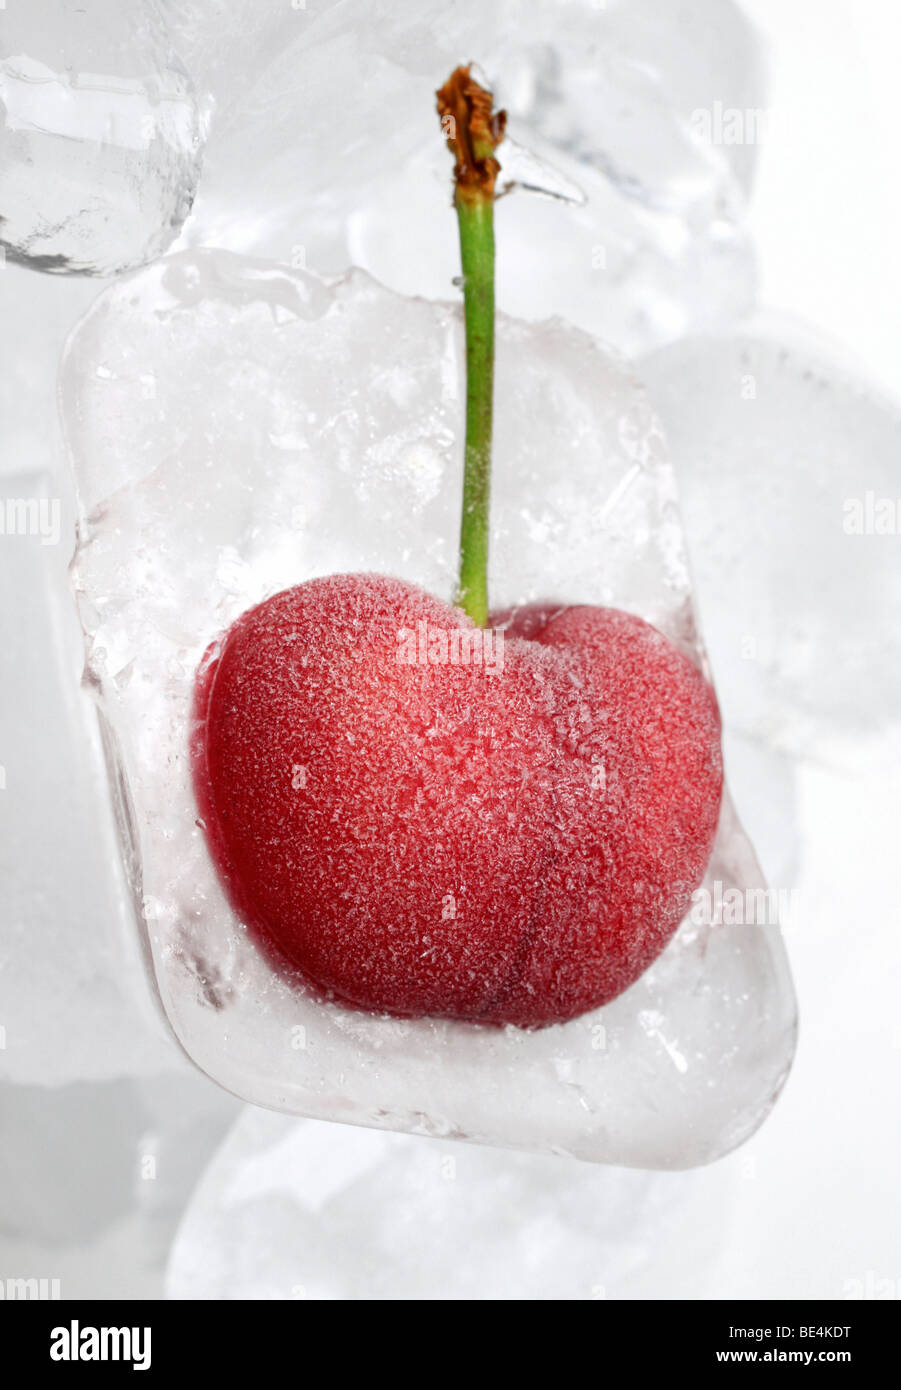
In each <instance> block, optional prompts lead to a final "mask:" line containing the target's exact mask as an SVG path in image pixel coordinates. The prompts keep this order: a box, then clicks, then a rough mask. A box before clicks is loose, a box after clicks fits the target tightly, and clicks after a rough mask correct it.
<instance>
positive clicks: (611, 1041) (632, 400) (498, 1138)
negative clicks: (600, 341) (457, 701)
mask: <svg viewBox="0 0 901 1390" xmlns="http://www.w3.org/2000/svg"><path fill="white" fill-rule="evenodd" d="M461 354H462V340H461V326H460V316H459V313H458V311H457V310H456V309H455V308H452V307H450V306H446V305H441V304H434V303H429V302H425V301H420V300H409V299H403V298H400V297H398V296H397V295H395V294H393V293H392V292H389V291H387V290H385V289H384V288H383V287H381V286H380V285H378V284H377V283H376V282H374V281H372V280H371V279H369V277H368V276H366V275H365V274H364V273H362V272H359V271H355V272H351V273H350V274H349V275H347V276H346V277H345V278H343V279H341V280H339V281H336V282H334V283H326V282H323V281H321V280H319V279H317V278H315V277H313V276H311V275H307V274H303V273H288V272H286V271H284V270H283V269H281V268H279V267H278V266H273V265H271V264H268V263H265V262H260V261H252V260H249V259H244V258H239V257H236V256H233V255H230V254H228V253H225V252H201V253H197V254H190V253H184V254H181V255H178V256H174V257H171V258H169V259H168V260H164V261H161V262H158V263H156V264H155V265H153V266H151V267H149V268H147V269H146V270H143V271H140V272H137V273H136V274H134V275H132V276H130V277H127V278H125V279H123V280H121V281H119V282H118V283H117V284H115V285H114V286H112V287H111V288H110V289H109V290H107V291H106V292H105V293H104V294H103V295H102V296H101V297H100V298H99V299H98V300H96V301H95V303H94V305H93V306H92V307H91V309H90V311H89V312H88V315H87V316H86V318H85V319H84V320H83V321H82V323H81V325H80V326H79V327H78V329H77V330H76V331H75V333H74V335H73V337H72V338H71V339H70V342H69V345H68V348H67V352H66V355H65V358H64V362H63V368H62V377H61V393H62V404H63V411H64V418H65V424H66V429H67V433H68V439H69V444H70V449H71V452H72V456H73V459H74V464H75V469H76V473H77V478H78V486H79V492H80V498H81V507H82V521H81V526H80V539H79V545H78V549H77V554H76V559H75V562H74V582H75V587H76V591H77V596H78V602H79V608H80V612H81V616H82V621H83V624H84V627H85V631H86V635H87V653H88V654H87V672H88V680H89V683H90V684H91V685H92V686H93V687H94V688H95V690H96V692H97V695H98V699H99V702H100V707H101V711H102V715H103V721H104V726H105V729H106V736H107V740H106V741H107V746H108V752H109V758H110V772H111V778H112V782H113V786H114V791H115V795H116V799H117V801H118V806H119V820H120V830H121V835H122V841H123V850H124V855H125V860H126V866H127V870H128V874H129V878H130V882H131V886H132V891H133V894H134V898H135V904H136V909H137V911H138V912H139V913H140V915H141V917H142V920H143V924H144V930H145V931H146V936H147V940H148V943H149V947H150V952H151V955H152V962H153V971H154V975H155V978H156V983H157V987H158V990H159V994H160V997H161V1000H162V1004H163V1007H164V1009H165V1012H166V1014H167V1015H168V1017H169V1020H170V1022H171V1024H172V1027H173V1028H174V1030H175V1032H176V1034H177V1036H178V1037H179V1038H180V1040H181V1042H182V1044H183V1045H184V1047H185V1048H186V1050H187V1051H188V1053H189V1054H190V1055H191V1056H192V1057H193V1059H194V1060H195V1062H197V1064H198V1065H199V1066H200V1067H201V1068H202V1069H203V1070H204V1071H206V1072H207V1073H208V1074H209V1075H211V1076H213V1077H214V1078H215V1079H216V1080H218V1081H219V1082H221V1084H222V1085H224V1086H226V1087H228V1088H229V1089H231V1090H233V1091H235V1092H236V1093H238V1094H239V1095H241V1096H244V1097H245V1098H247V1099H248V1100H252V1101H255V1102H257V1103H258V1104H261V1105H265V1106H269V1107H272V1108H275V1109H283V1110H287V1111H291V1112H294V1113H299V1114H303V1115H308V1116H311V1117H314V1118H322V1119H331V1120H344V1121H348V1122H350V1123H356V1124H364V1125H370V1126H374V1127H381V1128H386V1129H391V1128H395V1129H401V1130H408V1131H412V1132H417V1133H427V1134H442V1135H447V1136H455V1137H465V1138H470V1139H474V1140H480V1141H484V1142H488V1143H492V1144H497V1145H506V1146H521V1147H524V1148H531V1149H535V1150H540V1151H545V1152H563V1153H570V1154H574V1155H577V1156H581V1157H584V1158H590V1159H595V1160H600V1161H606V1162H612V1163H619V1164H625V1165H635V1166H648V1167H680V1166H687V1165H690V1164H693V1163H699V1162H703V1161H706V1160H709V1159H711V1158H713V1157H715V1156H717V1155H718V1154H720V1153H722V1152H724V1151H725V1150H727V1149H729V1148H730V1147H732V1146H733V1145H735V1144H737V1143H738V1142H740V1141H741V1140H742V1139H743V1138H744V1137H746V1136H747V1135H748V1134H749V1133H750V1132H751V1131H752V1130H753V1129H754V1128H755V1126H756V1125H757V1124H758V1123H759V1122H760V1121H761V1119H762V1118H763V1116H764V1115H765V1114H766V1113H767V1111H768V1109H769V1107H770V1106H771V1104H772V1102H773V1100H774V1098H775V1096H776V1094H777V1093H778V1090H779V1087H780V1085H781V1083H782V1080H783V1079H784V1076H785V1074H786V1071H787V1068H788V1066H789V1064H790V1060H791V1055H792V1050H793V1045H794V1020H795V1015H794V999H793V994H792V988H791V983H790V978H789V975H788V971H787V966H786V961H785V957H784V954H783V948H782V945H781V942H780V938H779V934H778V929H777V928H775V927H774V926H772V925H769V924H761V923H759V922H754V921H752V922H749V923H747V924H742V925H735V926H724V925H722V923H718V922H717V921H716V920H715V918H716V914H714V920H713V922H710V921H709V920H708V921H694V920H690V919H687V920H686V922H685V923H683V925H682V927H681V929H680V931H679V932H678V934H677V936H676V938H675V939H674V940H673V942H672V943H671V944H670V946H669V947H668V949H667V950H666V951H665V952H664V954H663V955H662V956H661V957H660V958H659V959H658V961H657V962H656V963H655V965H654V966H653V967H652V969H651V970H649V971H648V972H647V973H646V974H645V975H644V977H643V978H642V979H641V980H640V981H639V982H638V983H637V984H636V985H635V986H634V987H633V988H632V989H631V990H629V991H628V992H627V993H626V994H625V995H623V996H621V997H620V998H619V999H618V1000H616V1001H615V1002H614V1003H613V1004H611V1005H610V1006H608V1007H607V1008H605V1009H603V1010H601V1011H599V1012H597V1013H595V1014H592V1015H590V1016H585V1017H582V1018H579V1019H577V1020H575V1021H573V1022H572V1023H569V1024H567V1025H565V1026H556V1027H551V1028H548V1029H544V1030H541V1031H538V1032H534V1033H528V1032H523V1031H520V1030H516V1029H507V1030H503V1031H500V1030H494V1029H484V1028H477V1027H472V1026H468V1025H463V1024H457V1023H451V1022H446V1021H440V1022H439V1021H433V1020H428V1019H424V1020H417V1021H413V1022H401V1021H397V1020H392V1019H385V1018H379V1017H374V1016H371V1015H366V1014H362V1013H354V1012H349V1011H346V1010H343V1009H342V1008H340V1007H338V1006H336V1005H330V1004H323V1003H321V1002H318V1001H317V1000H315V999H314V998H313V997H312V996H309V995H306V994H304V993H302V992H300V991H298V990H297V989H295V988H292V987H290V986H288V985H287V984H286V983H285V982H284V981H283V980H282V979H281V978H280V977H279V976H278V975H277V974H275V973H274V972H273V970H272V969H271V967H270V966H269V964H268V963H267V962H266V961H265V960H264V959H263V957H262V956H261V954H260V953H259V951H258V950H257V948H256V947H255V945H254V943H253V941H252V940H251V939H249V937H248V935H247V933H246V931H245V930H244V928H243V926H242V924H241V923H240V922H239V921H238V920H236V918H235V916H234V914H233V912H232V910H231V908H230V906H229V905H228V903H227V901H226V899H225V897H224V895H223V891H222V888H221V885H220V884H219V881H218V878H217V876H216V873H215V871H214V868H213V865H212V862H211V860H210V858H209V856H208V853H207V849H206V844H205V840H204V837H203V834H202V831H201V829H200V828H199V827H198V825H197V810H196V807H195V804H194V801H193V797H192V793H191V787H190V777H189V763H188V756H187V733H188V713H189V707H190V700H191V695H192V689H193V682H194V673H195V671H196V668H197V665H198V662H199V660H200V658H201V656H202V654H203V652H204V650H205V648H206V647H207V645H208V644H209V642H210V641H211V640H212V639H213V638H214V637H215V636H217V635H218V634H220V633H221V632H222V631H223V630H224V629H225V628H227V626H228V625H229V624H230V623H231V622H232V621H233V620H234V619H235V618H236V617H237V616H238V614H239V613H241V612H242V611H243V610H244V609H245V608H247V607H248V606H250V605H251V604H253V603H256V602H258V601H259V600H261V599H262V598H264V597H265V596H267V595H269V594H272V593H274V592H277V591H278V590H280V589H282V588H286V587H288V586H290V585H293V584H297V583H300V582H302V581H303V580H306V579H309V578H311V577H313V576H315V575H320V574H327V573H333V572H338V571H342V570H366V569H372V570H377V571H382V572H387V573H393V574H396V575H399V576H401V577H403V578H406V579H409V580H411V581H413V582H415V583H418V584H420V585H422V586H423V587H425V588H427V589H429V590H431V591H432V592H434V593H436V594H437V595H439V596H441V597H444V598H449V597H450V594H451V592H452V588H453V581H454V569H455V553H456V537H457V525H458V512H459V498H460V457H461V453H462V446H461V439H460V425H461V418H462V395H461V392H462V384H463V383H462V355H461ZM496 398H497V420H496V462H495V486H494V499H493V537H492V542H493V551H492V570H493V572H492V575H491V587H492V592H493V596H494V601H495V602H496V603H498V604H499V605H503V604H509V603H519V602H524V601H527V600H530V599H534V598H540V597H542V596H548V595H553V596H554V597H555V598H556V599H560V600H570V601H582V602H593V603H602V604H613V605H617V606H620V607H624V608H628V609H631V610H632V611H635V612H637V613H640V614H641V615H642V616H643V617H645V618H647V619H648V620H650V621H651V622H653V623H655V624H656V625H657V626H659V627H660V628H661V629H663V630H664V631H666V632H668V633H670V634H671V635H672V636H674V637H676V638H678V639H680V640H681V641H683V642H686V643H689V644H691V643H694V644H696V645H697V641H698V639H697V636H696V633H695V627H694V618H693V610H692V603H691V593H690V588H689V581H688V575H687V570H686V565H685V560H684V555H683V545H682V533H681V529H680V522H679V518H678V513H677V510H676V505H675V499H674V490H673V483H672V477H671V473H670V469H669V465H668V463H667V460H666V456H665V453H664V449H663V444H662V440H661V436H660V433H659V429H658V426H657V423H656V420H655V417H654V415H653V413H652V412H651V410H650V408H649V406H648V403H647V400H646V398H645V395H644V392H643V390H642V388H641V386H640V385H639V383H638V381H637V380H636V378H635V377H634V376H633V375H632V374H631V373H630V371H629V370H628V369H627V367H626V366H625V365H624V364H623V363H622V362H621V361H620V360H619V359H618V358H615V357H613V356H612V355H610V354H609V353H608V352H607V351H606V350H604V349H602V348H601V347H600V346H599V345H597V344H596V343H595V342H593V341H592V340H591V339H589V338H587V337H586V336H585V335H583V334H582V333H580V332H579V331H578V330H575V329H572V328H569V327H567V326H565V325H563V324H562V323H553V322H552V323H549V324H545V325H527V324H523V323H518V322H515V321H511V320H507V319H502V320H501V322H500V325H499V344H498V367H497V387H496ZM717 883H719V884H720V885H721V890H722V889H725V888H730V887H733V888H739V889H744V888H753V887H755V886H759V885H760V884H761V877H760V870H759V868H758V866H757V863H756V860H755V857H754V853H753V851H752V849H751V847H750V845H749V843H748V841H747V839H746V837H745V835H744V833H743V832H742V830H741V828H740V826H739V824H738V822H737V820H736V818H735V816H734V813H733V812H732V810H731V806H730V805H729V803H728V801H727V803H726V805H725V807H724V812H723V817H722V821H721V826H720V833H719V837H718V840H717V844H716V847H715V851H714V855H713V858H712V862H711V865H710V868H709V873H708V879H707V887H708V889H709V891H710V894H711V899H712V900H714V899H715V891H716V890H715V885H716V884H717Z"/></svg>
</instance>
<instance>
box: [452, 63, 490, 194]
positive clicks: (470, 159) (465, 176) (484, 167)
mask: <svg viewBox="0 0 901 1390" xmlns="http://www.w3.org/2000/svg"><path fill="white" fill-rule="evenodd" d="M436 95H437V97H438V114H439V116H440V117H441V128H442V130H443V131H444V133H445V135H446V137H447V145H448V149H449V150H450V152H451V154H452V155H453V156H454V160H455V161H456V163H455V167H454V180H455V182H456V188H457V197H458V198H462V199H465V200H467V201H470V200H471V201H473V202H476V201H479V200H482V199H485V200H487V201H491V200H492V199H493V198H494V184H495V180H496V179H497V176H498V173H499V172H500V167H501V166H500V165H499V164H498V162H497V160H496V159H495V157H494V151H495V150H496V149H497V147H498V145H499V144H500V143H501V141H502V140H503V138H504V129H505V127H506V124H507V113H506V111H495V112H492V110H491V107H492V105H493V102H494V98H493V97H492V95H491V93H490V92H486V90H485V88H484V87H480V86H479V84H478V82H477V81H476V80H475V78H474V77H472V76H470V71H469V66H468V64H467V66H466V67H461V68H457V70H456V72H453V73H451V75H450V77H449V78H448V79H447V81H446V82H445V84H444V86H443V87H442V88H441V90H440V91H439V92H437V93H436Z"/></svg>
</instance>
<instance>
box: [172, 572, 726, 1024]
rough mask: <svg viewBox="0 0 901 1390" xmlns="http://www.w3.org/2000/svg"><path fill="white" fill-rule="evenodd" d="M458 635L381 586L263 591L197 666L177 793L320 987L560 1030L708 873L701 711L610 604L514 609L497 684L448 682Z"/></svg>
mask: <svg viewBox="0 0 901 1390" xmlns="http://www.w3.org/2000/svg"><path fill="white" fill-rule="evenodd" d="M461 639H462V641H463V648H462V650H457V651H456V660H455V659H454V656H455V647H454V644H455V643H459V642H460V641H461ZM473 640H480V633H479V629H477V628H474V627H473V624H472V623H471V622H470V620H469V619H468V618H467V617H466V616H465V615H463V614H462V613H460V612H459V611H458V610H457V609H455V608H452V607H450V606H449V605H447V604H445V603H442V602H441V601H439V600H438V599H435V598H433V597H431V596H430V595H429V594H426V593H424V592H423V591H422V590H420V589H417V588H414V587H413V586H412V585H409V584H405V583H403V582H401V581H399V580H395V579H388V578H385V577H382V576H378V575H337V576H331V577H329V578H325V579H317V580H313V581H311V582H310V583H307V584H303V585H300V586H299V587H298V588H295V589H291V590H287V591H285V592H284V593H280V594H277V595H276V596H275V597H274V598H272V599H269V600H267V601H266V602H264V603H262V604H260V605H259V606H258V607H257V608H254V609H252V610H251V611H250V612H248V613H245V614H244V615H243V616H242V617H241V618H240V619H239V620H238V621H237V622H236V623H235V624H234V625H233V627H232V628H231V629H230V630H229V632H228V633H227V634H226V635H225V637H224V638H223V639H222V640H221V641H220V642H219V643H217V644H216V645H215V647H214V648H213V649H211V652H210V653H208V656H207V658H206V659H205V661H204V663H203V666H202V668H201V672H200V675H199V677H198V686H197V696H196V711H195V713H196V724H195V729H194V734H193V738H192V765H193V772H194V781H195V788H196V793H197V798H198V802H199V805H200V808H201V813H202V816H203V818H204V823H205V827H206V833H207V837H208V842H209V845H210V849H211V852H212V855H213V858H214V860H215V862H216V864H217V867H218V869H219V871H220V873H221V875H222V877H223V879H224V881H225V883H226V885H227V888H228V891H229V893H230V896H231V898H232V901H233V903H234V906H235V908H236V910H237V911H238V912H239V914H240V915H241V917H242V918H243V920H244V921H245V922H246V923H247V925H248V927H249V928H250V929H251V930H252V931H253V932H254V934H255V935H256V936H257V937H258V939H260V940H261V942H262V943H264V944H265V945H266V946H268V947H269V948H270V949H271V950H272V951H273V952H274V953H276V954H277V955H278V956H279V957H280V958H281V959H282V960H283V961H284V962H286V963H288V964H289V965H290V966H292V967H294V968H295V969H297V970H298V971H299V972H300V973H301V974H302V975H303V976H304V977H305V978H306V979H307V980H308V981H310V982H312V983H313V984H314V985H316V986H318V987H319V988H320V989H321V990H323V991H325V992H326V993H328V994H330V995H332V996H334V997H336V998H338V999H340V1000H342V1001H343V1002H345V1003H348V1004H352V1005H356V1006H358V1007H361V1008H366V1009H371V1010H376V1011H387V1012H389V1013H393V1014H398V1015H404V1016H416V1015H423V1014H427V1015H443V1016H449V1017H452V1018H459V1019H467V1020H471V1021H483V1022H493V1023H517V1024H520V1025H522V1026H525V1027H528V1026H535V1025H540V1024H545V1023H550V1022H556V1021H563V1020H564V1019H567V1018H571V1017H574V1016H575V1015H576V1014H579V1013H582V1012H584V1011H585V1010H587V1009H590V1008H593V1007H596V1006H597V1005H599V1004H602V1003H604V1002H605V1001H606V1000H608V999H610V998H612V997H613V996H614V995H615V994H618V993H620V992H621V991H622V990H623V989H625V988H626V987H627V986H628V985H629V984H631V983H632V982H633V981H634V980H635V979H636V978H637V977H638V975H639V974H640V973H641V972H642V971H643V970H644V969H645V968H646V967H647V965H648V964H649V963H650V961H651V960H652V959H653V958H654V957H655V956H656V955H657V954H658V953H659V951H660V950H662V948H663V946H664V945H665V944H666V941H667V940H668V938H669V936H670V935H671V934H672V932H673V931H674V930H675V928H676V926H677V925H678V922H679V920H680V918H681V917H682V915H683V913H684V911H685V909H686V907H687V905H688V901H689V898H690V894H691V892H692V891H693V889H694V888H695V887H696V886H697V884H698V883H699V882H700V880H701V878H702V876H703V872H704V868H705V865H706V862H707V858H708V856H709V852H710V848H711V845H712V841H713V835H714V833H715V829H716V821H717V816H718V808H719V797H720V790H721V780H722V773H721V760H720V751H719V716H718V712H717V707H716V701H715V698H714V695H713V692H712V690H711V688H710V686H709V684H708V683H707V682H706V680H705V679H704V677H703V675H702V674H701V673H700V671H699V670H698V669H697V667H695V666H694V665H693V664H692V662H691V661H690V660H689V659H688V658H687V657H686V656H685V655H684V654H683V653H682V652H681V651H680V650H679V649H678V648H677V647H676V646H674V645H673V644H672V643H671V642H669V641H668V640H667V639H666V638H664V637H663V636H661V634H659V633H658V632H656V631H655V630H654V629H653V628H651V627H649V626H648V625H647V624H646V623H643V622H641V621H640V620H639V619H637V618H632V617H629V616H628V615H627V614H624V613H619V612H617V611H616V610H610V609H595V608H587V607H578V608H568V609H554V608H552V607H545V608H544V609H541V610H539V609H530V610H526V611H524V612H522V613H520V614H518V615H516V617H515V618H514V619H513V620H512V622H511V623H510V625H509V627H508V629H507V632H506V635H505V641H504V646H503V652H502V667H501V668H500V669H498V667H499V665H500V663H499V662H498V661H497V660H495V662H494V665H493V667H492V665H491V664H485V663H479V664H472V663H470V664H463V658H464V655H465V652H466V643H467V642H468V641H473ZM430 641H431V643H432V646H431V649H430V648H429V642H430ZM430 654H431V656H432V660H429V657H430ZM495 656H497V653H496V652H495Z"/></svg>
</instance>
